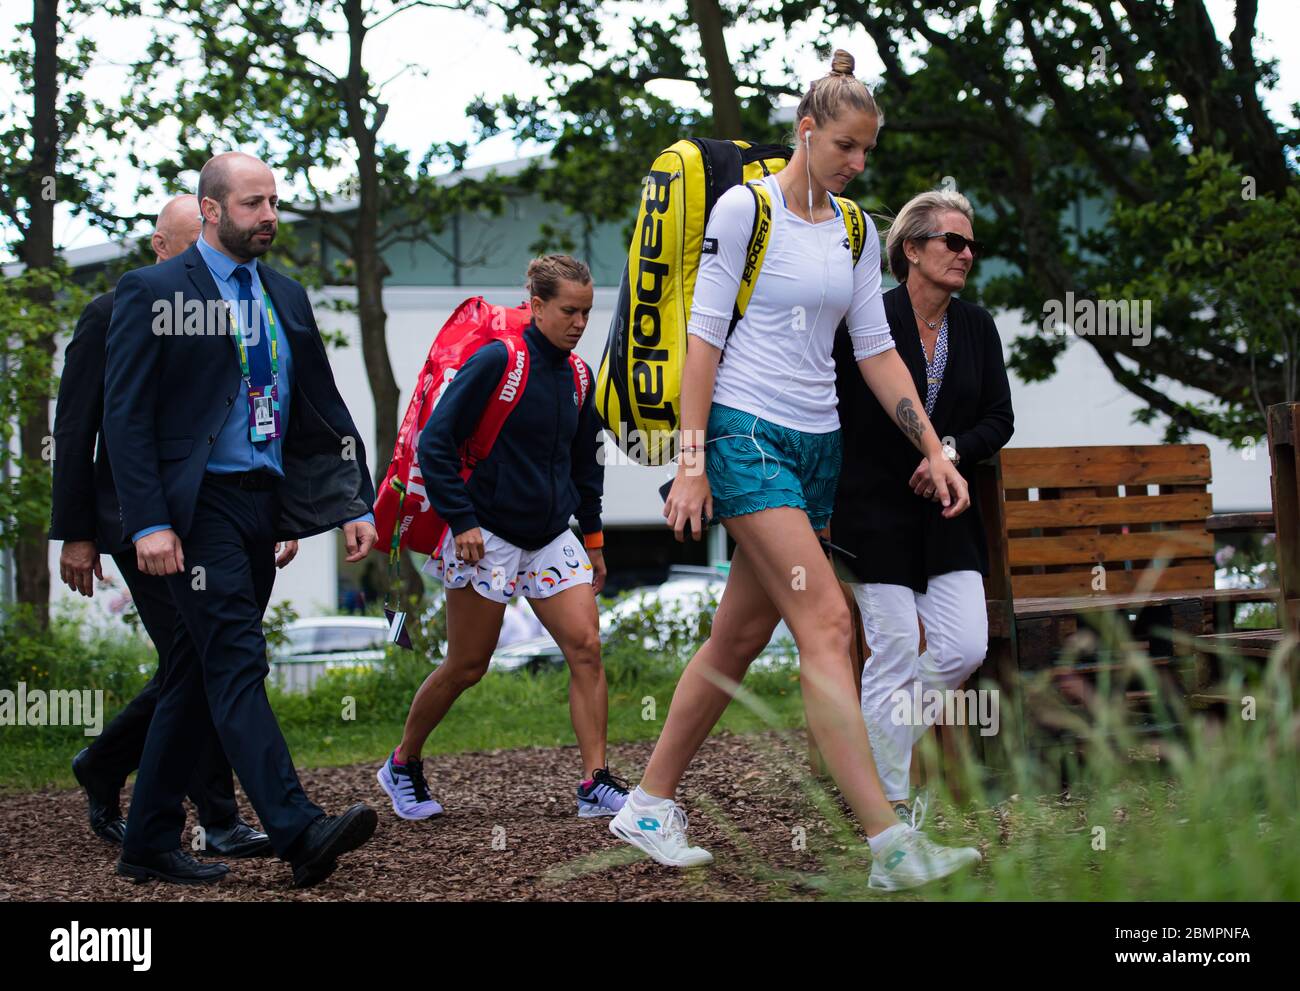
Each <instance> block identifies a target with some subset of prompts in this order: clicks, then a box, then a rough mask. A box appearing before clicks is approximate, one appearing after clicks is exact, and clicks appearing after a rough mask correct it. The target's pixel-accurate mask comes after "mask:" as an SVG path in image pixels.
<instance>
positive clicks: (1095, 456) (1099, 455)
mask: <svg viewBox="0 0 1300 991" xmlns="http://www.w3.org/2000/svg"><path fill="white" fill-rule="evenodd" d="M1001 454H1002V467H1003V469H1004V470H1005V469H1006V467H1007V466H1008V465H1016V466H1020V465H1030V464H1037V465H1058V466H1064V465H1073V464H1080V463H1093V464H1132V463H1134V462H1137V463H1141V464H1175V465H1185V464H1198V463H1201V462H1204V463H1205V464H1206V465H1208V464H1209V462H1210V449H1209V448H1208V447H1206V446H1205V445H1204V444H1097V445H1084V446H1080V447H1004V448H1003V449H1002V452H1001Z"/></svg>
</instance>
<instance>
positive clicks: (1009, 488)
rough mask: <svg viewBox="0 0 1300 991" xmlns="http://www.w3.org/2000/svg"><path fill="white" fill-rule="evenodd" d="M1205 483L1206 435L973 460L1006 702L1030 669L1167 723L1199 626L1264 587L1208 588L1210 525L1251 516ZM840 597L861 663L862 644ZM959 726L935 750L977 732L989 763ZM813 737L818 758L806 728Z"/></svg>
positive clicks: (1226, 614)
mask: <svg viewBox="0 0 1300 991" xmlns="http://www.w3.org/2000/svg"><path fill="white" fill-rule="evenodd" d="M1210 483H1211V471H1210V452H1209V448H1208V447H1206V446H1205V445H1204V444H1167V445H1115V446H1087V447H1030V448H1007V449H1004V450H1003V451H1002V452H1000V454H999V455H998V456H996V457H995V458H993V459H992V460H991V461H989V462H987V463H985V464H982V465H978V466H977V467H976V470H975V471H974V472H973V473H972V488H974V489H976V490H977V491H978V493H979V499H980V507H981V516H982V522H983V526H984V531H985V537H986V541H987V546H988V552H989V574H988V576H987V578H986V579H985V583H984V586H985V597H986V604H987V608H988V619H989V651H988V655H987V658H986V660H985V662H984V665H983V666H982V668H981V669H980V671H979V672H978V673H977V676H976V677H977V678H979V679H989V680H993V681H996V682H997V684H998V685H999V686H1000V688H1001V690H1002V691H1003V692H1004V695H1003V705H1004V706H1005V705H1006V704H1008V703H1010V704H1012V705H1016V706H1017V708H1018V711H1020V712H1026V710H1025V708H1024V702H1025V696H1024V693H1023V690H1024V689H1025V688H1026V686H1027V684H1028V683H1029V682H1039V683H1040V685H1041V683H1042V682H1046V683H1048V684H1049V685H1050V686H1051V689H1052V690H1053V692H1054V694H1056V695H1057V697H1058V700H1059V702H1061V703H1062V704H1064V705H1065V706H1066V707H1074V708H1076V709H1086V707H1087V706H1088V705H1089V704H1090V703H1091V701H1092V699H1093V698H1094V697H1095V695H1096V693H1097V691H1098V690H1099V687H1102V686H1106V687H1109V688H1110V689H1111V690H1112V691H1114V692H1119V693H1122V695H1123V697H1124V699H1125V701H1126V702H1127V703H1128V704H1129V706H1130V707H1131V708H1133V709H1135V710H1137V711H1138V712H1141V713H1144V714H1145V716H1146V717H1147V718H1146V721H1145V723H1144V724H1143V725H1141V726H1140V728H1141V729H1144V730H1147V731H1152V732H1156V731H1162V730H1165V729H1168V728H1170V727H1169V725H1168V724H1167V723H1164V722H1161V721H1160V719H1159V712H1160V706H1159V704H1158V702H1159V699H1158V698H1157V696H1158V695H1162V694H1173V695H1178V696H1180V697H1181V696H1183V695H1185V694H1186V692H1187V691H1188V689H1189V688H1190V687H1191V686H1192V684H1193V679H1194V674H1193V672H1194V669H1195V661H1194V656H1195V651H1194V643H1195V640H1196V638H1197V637H1200V636H1205V635H1213V634H1216V633H1220V632H1223V631H1231V630H1232V624H1233V618H1234V615H1235V611H1236V607H1237V606H1238V605H1240V604H1242V603H1249V602H1267V601H1271V600H1272V597H1273V595H1274V592H1273V591H1271V590H1267V589H1216V588H1215V587H1214V572H1215V562H1214V550H1215V548H1214V534H1215V532H1217V531H1219V530H1222V529H1239V528H1240V527H1241V526H1242V525H1244V524H1245V523H1253V524H1255V525H1258V524H1259V523H1260V522H1261V518H1259V517H1255V516H1252V517H1251V519H1250V520H1245V519H1243V518H1226V517H1224V518H1216V517H1214V516H1213V515H1212V503H1211V496H1210V493H1209V491H1208V490H1209V486H1210ZM1297 552H1298V553H1300V548H1298V549H1297ZM846 597H847V598H848V599H849V605H850V608H851V610H852V612H853V618H854V625H855V629H856V630H857V631H858V633H859V635H858V636H857V637H855V641H856V643H855V651H854V654H855V656H854V658H853V661H854V666H855V669H856V671H857V673H858V674H859V676H860V675H861V671H862V668H863V665H864V664H865V661H866V658H867V657H869V656H870V651H869V648H868V647H867V646H866V644H865V643H863V642H862V638H861V636H860V631H861V622H860V616H859V615H858V612H857V609H856V608H855V607H854V604H853V602H852V597H851V596H847V592H846ZM1098 631H1100V632H1098ZM922 642H923V640H922ZM1130 651H1134V652H1139V653H1140V654H1141V655H1142V656H1144V657H1147V658H1149V659H1150V661H1151V666H1152V668H1153V669H1154V670H1155V671H1156V672H1157V674H1158V678H1159V682H1158V685H1157V687H1156V690H1153V689H1152V687H1151V686H1150V684H1148V683H1144V682H1143V681H1142V680H1141V679H1140V678H1138V677H1136V676H1135V672H1134V666H1133V665H1132V664H1131V663H1130V662H1129V661H1128V659H1127V656H1126V655H1128V653H1129V652H1130ZM1029 701H1030V702H1031V703H1032V704H1031V705H1030V706H1029V709H1028V711H1027V714H1028V717H1029V718H1030V719H1031V720H1033V721H1035V722H1037V723H1039V724H1040V725H1043V724H1046V725H1047V726H1048V727H1049V728H1050V727H1051V725H1052V719H1051V716H1050V714H1047V713H1044V712H1043V711H1041V710H1040V711H1035V707H1036V706H1041V705H1042V703H1043V693H1042V692H1041V691H1040V692H1038V694H1037V696H1036V697H1034V698H1031V699H1029ZM1004 711H1005V710H1004ZM1025 723H1026V720H1025V719H1021V718H1017V719H1014V720H1007V719H1004V720H1003V726H1004V727H1006V726H1008V725H1014V726H1015V727H1016V733H1014V734H1012V733H1007V734H1006V735H1007V736H1008V737H1011V736H1013V735H1014V736H1016V737H1017V739H1006V740H1003V741H1002V743H1003V744H1005V745H1009V746H1011V747H1013V748H1014V747H1015V746H1016V745H1017V744H1018V745H1020V746H1023V744H1024V742H1025V738H1024V735H1023V734H1024V729H1025ZM963 737H965V734H961V733H952V732H940V742H941V744H942V747H943V750H944V752H945V754H947V755H948V756H949V757H952V756H954V755H955V753H956V751H957V750H958V749H961V748H962V747H964V746H967V745H969V744H970V743H975V744H976V746H977V747H978V748H979V749H980V751H981V755H982V759H983V760H985V762H986V763H996V764H1001V763H1002V760H1001V759H1000V757H999V755H996V754H994V753H993V750H994V749H995V748H996V743H994V746H993V747H990V746H988V743H989V742H990V741H989V740H988V739H986V738H980V740H979V741H975V740H973V739H969V738H967V739H964V738H963ZM810 748H811V750H812V756H813V761H812V763H813V767H814V768H818V767H819V766H820V762H819V761H818V760H817V756H816V752H815V747H811V740H810ZM950 783H952V784H953V785H954V787H955V788H957V787H960V786H959V783H957V782H950Z"/></svg>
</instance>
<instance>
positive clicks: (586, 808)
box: [578, 805, 618, 819]
mask: <svg viewBox="0 0 1300 991" xmlns="http://www.w3.org/2000/svg"><path fill="white" fill-rule="evenodd" d="M616 815H618V812H616V811H615V810H614V809H606V808H601V807H600V806H599V805H579V806H578V818H579V819H603V818H605V817H606V816H616Z"/></svg>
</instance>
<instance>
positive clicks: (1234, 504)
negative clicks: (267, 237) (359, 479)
mask: <svg viewBox="0 0 1300 991" xmlns="http://www.w3.org/2000/svg"><path fill="white" fill-rule="evenodd" d="M474 295H483V296H484V297H485V298H486V299H487V300H488V302H490V303H501V304H504V305H515V304H517V303H518V302H520V300H521V299H522V296H523V293H522V291H521V290H520V289H517V288H499V287H487V288H484V287H478V288H475V287H463V286H462V287H398V288H390V289H388V290H386V291H385V293H384V303H385V306H386V308H387V311H388V352H389V358H390V360H391V361H392V364H393V372H394V374H395V375H396V377H397V382H398V385H399V387H400V388H401V390H402V397H401V401H400V404H399V409H400V410H405V408H406V403H407V401H408V400H409V398H410V394H411V390H412V388H413V387H414V385H415V381H416V379H417V377H418V376H419V373H420V369H421V367H422V366H423V364H424V359H425V355H426V354H427V353H428V350H429V345H430V343H431V342H432V340H433V336H434V334H435V333H436V332H437V330H438V329H439V328H440V327H441V326H442V324H443V322H444V321H445V320H446V319H447V317H449V316H450V315H451V312H452V311H453V310H454V309H455V307H456V306H457V305H458V304H459V303H460V302H461V301H462V300H464V299H466V298H468V297H470V296H474ZM323 296H324V297H325V298H332V299H348V298H351V297H352V296H353V293H352V292H351V291H350V290H345V289H329V290H325V291H324V293H323ZM616 301H617V292H616V290H615V289H612V288H601V289H597V291H596V298H595V306H594V309H593V310H592V314H591V322H590V325H589V327H588V330H587V333H586V336H585V337H584V338H583V341H582V343H581V345H580V346H579V348H578V354H579V355H580V356H581V357H582V358H583V359H585V360H586V361H587V363H588V364H590V365H591V367H592V368H593V369H595V368H598V367H599V365H600V358H601V354H602V352H603V350H604V345H605V337H606V334H607V331H608V328H609V324H610V319H611V316H612V311H613V307H614V305H615V304H616ZM317 321H318V323H319V324H320V326H321V328H322V330H325V329H328V330H336V331H342V332H343V333H344V334H345V335H346V337H347V340H348V346H347V347H345V348H336V349H331V350H330V363H331V365H332V366H333V369H334V376H335V379H336V381H337V382H338V386H339V391H340V392H341V393H342V395H343V399H344V401H345V402H346V403H347V405H348V408H349V409H350V410H351V411H352V416H353V418H354V419H355V420H356V424H357V428H358V430H360V431H361V435H362V436H363V437H366V438H373V437H374V426H375V422H374V406H373V404H372V401H371V396H370V388H369V385H368V383H367V380H366V374H365V368H364V365H363V363H362V357H361V349H360V346H359V343H360V342H359V329H358V323H357V319H356V317H355V316H354V315H351V314H346V313H333V312H331V311H329V310H327V309H325V308H324V307H318V309H317ZM1034 329H1035V328H1034V327H1032V326H1029V325H1025V324H1023V323H1022V322H1021V321H1020V320H1019V319H1018V318H1016V317H1011V316H1007V315H1005V314H1004V315H1002V316H1001V317H999V318H998V330H999V332H1000V333H1001V335H1002V339H1003V341H1004V342H1006V341H1009V340H1010V339H1011V338H1012V337H1014V336H1016V335H1019V334H1025V333H1031V332H1033V331H1034ZM57 360H58V361H60V362H61V361H62V355H61V354H60V355H59V356H58V359H57ZM1011 391H1012V402H1013V404H1014V406H1015V411H1016V433H1015V437H1014V438H1012V442H1011V443H1012V446H1015V447H1040V446H1043V447H1046V446H1052V447H1058V446H1070V445H1087V444H1159V443H1161V442H1162V437H1161V431H1160V429H1159V428H1157V427H1155V426H1144V425H1142V424H1138V423H1134V422H1133V413H1134V411H1135V410H1136V409H1137V408H1138V405H1139V404H1138V403H1137V401H1136V400H1135V399H1134V398H1133V397H1132V396H1131V395H1130V394H1129V393H1128V392H1127V391H1125V390H1124V389H1123V388H1121V387H1120V386H1119V385H1118V384H1116V383H1115V381H1114V379H1112V378H1111V376H1110V373H1109V372H1108V371H1107V370H1106V368H1105V367H1104V366H1103V365H1102V363H1101V361H1100V359H1098V358H1097V356H1096V354H1095V353H1094V352H1093V351H1092V349H1091V348H1090V347H1089V346H1088V345H1087V344H1085V343H1083V342H1080V341H1076V342H1073V344H1072V346H1071V347H1070V348H1069V349H1068V350H1067V351H1066V354H1065V355H1064V357H1063V358H1062V359H1061V360H1060V362H1059V364H1058V372H1057V374H1056V375H1055V376H1054V377H1053V378H1052V379H1051V380H1049V381H1048V382H1043V383H1038V384H1033V385H1026V384H1025V383H1023V382H1020V381H1018V380H1017V379H1015V378H1014V376H1013V378H1012V385H1011ZM1170 392H1171V395H1173V396H1175V397H1177V398H1186V397H1187V396H1189V395H1191V393H1190V390H1178V389H1171V390H1170ZM1190 440H1191V441H1192V442H1194V443H1204V444H1208V445H1209V448H1210V455H1211V463H1212V466H1213V473H1214V484H1213V486H1212V494H1213V498H1214V508H1215V511H1216V512H1228V511H1237V510H1255V509H1267V508H1269V506H1270V497H1269V463H1268V452H1267V449H1266V448H1265V447H1264V446H1263V445H1261V446H1260V450H1259V451H1258V452H1257V456H1256V457H1254V459H1253V460H1251V459H1249V458H1248V457H1246V456H1243V453H1242V452H1240V451H1235V450H1233V449H1232V448H1231V447H1229V445H1228V444H1227V443H1225V442H1223V441H1221V440H1218V439H1215V438H1211V437H1207V436H1205V435H1193V436H1192V437H1191V438H1190ZM373 446H374V445H373V440H371V442H370V444H369V445H368V449H367V455H368V459H369V461H370V467H371V469H372V470H373V469H374V467H375V466H376V464H377V463H379V462H380V461H381V460H382V461H383V462H384V463H386V462H387V459H388V457H389V455H390V454H391V452H390V451H383V452H379V451H375V450H374V449H373ZM667 477H668V470H667V469H664V468H644V467H641V466H639V465H631V464H611V465H610V466H609V467H608V468H607V469H606V475H605V513H604V519H605V523H606V525H607V526H611V527H614V526H650V525H658V524H661V523H662V519H663V517H662V515H661V510H662V505H663V504H662V501H661V500H660V498H659V494H658V491H657V489H658V487H659V485H660V484H662V482H663V480H664V479H666V478H667ZM665 537H666V535H665ZM340 540H341V535H339V534H338V533H331V534H321V535H319V536H316V537H311V538H309V539H307V540H304V541H302V542H301V547H300V550H299V552H298V557H297V559H296V560H295V561H294V562H293V563H292V564H290V566H289V567H288V568H286V569H284V570H283V571H281V572H280V573H279V574H278V575H277V578H276V584H275V591H274V594H273V598H272V602H273V603H274V602H277V601H288V602H290V603H291V604H292V605H293V607H294V608H295V609H296V610H297V612H298V613H299V615H301V616H311V615H320V614H322V613H332V612H334V611H335V602H336V598H337V580H338V566H337V560H338V550H337V547H338V542H339V541H340ZM59 546H60V545H59V544H58V543H52V544H51V546H50V563H51V568H52V569H53V575H54V580H55V584H56V588H55V591H54V597H55V599H56V601H57V600H61V599H63V598H67V597H72V598H76V596H75V595H74V593H71V592H70V591H69V590H68V589H67V588H66V587H64V586H62V585H58V584H57V576H58V552H59ZM104 570H105V575H106V576H112V577H113V578H114V579H116V580H117V581H118V584H119V585H120V584H121V582H120V578H119V576H118V575H117V572H116V568H114V567H113V562H112V560H111V559H105V561H104ZM97 599H98V600H99V601H98V602H97V603H96V605H97V607H99V608H103V609H111V608H112V607H113V606H114V604H115V602H116V600H115V597H114V596H112V595H108V596H103V595H100V596H97ZM116 604H117V605H118V606H120V603H116Z"/></svg>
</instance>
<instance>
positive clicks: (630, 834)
mask: <svg viewBox="0 0 1300 991" xmlns="http://www.w3.org/2000/svg"><path fill="white" fill-rule="evenodd" d="M609 831H610V832H611V833H613V834H614V835H615V836H617V837H618V838H619V839H620V840H623V842H625V843H630V844H632V846H634V847H636V848H637V849H638V850H640V851H641V852H642V853H644V854H645V855H646V856H647V857H649V858H650V859H651V860H653V861H655V863H659V864H663V865H664V866H665V867H679V868H685V867H704V866H706V865H707V864H711V863H713V854H711V853H709V852H708V851H705V852H704V856H705V857H707V858H708V859H707V860H689V861H677V860H669V859H668V858H667V857H665V856H664V855H663V854H662V853H660V852H659V851H658V850H657V849H655V847H654V846H653V844H649V843H647V842H646V841H645V840H644V839H643V838H642V836H641V833H640V831H639V830H638V831H633V830H629V829H624V828H623V827H622V826H620V825H619V822H618V819H617V817H615V818H614V819H612V820H611V821H610V824H609Z"/></svg>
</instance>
